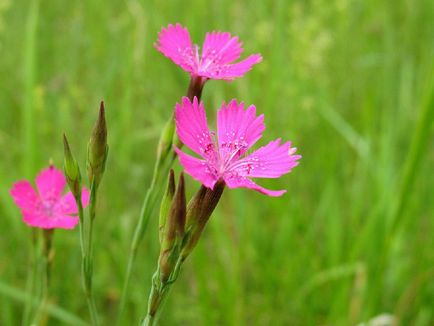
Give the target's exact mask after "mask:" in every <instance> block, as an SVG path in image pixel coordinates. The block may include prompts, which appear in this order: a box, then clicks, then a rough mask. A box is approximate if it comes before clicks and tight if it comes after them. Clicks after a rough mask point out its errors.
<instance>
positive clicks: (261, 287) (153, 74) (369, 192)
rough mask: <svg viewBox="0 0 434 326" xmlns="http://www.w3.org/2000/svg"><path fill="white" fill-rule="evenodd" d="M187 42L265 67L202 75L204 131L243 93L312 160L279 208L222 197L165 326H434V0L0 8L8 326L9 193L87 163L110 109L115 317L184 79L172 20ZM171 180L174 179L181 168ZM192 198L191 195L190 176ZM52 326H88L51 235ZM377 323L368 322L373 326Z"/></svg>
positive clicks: (107, 189) (267, 136) (104, 257)
mask: <svg viewBox="0 0 434 326" xmlns="http://www.w3.org/2000/svg"><path fill="white" fill-rule="evenodd" d="M176 22H180V23H182V24H183V25H185V26H187V27H188V29H189V31H190V33H191V36H192V39H193V40H194V42H195V43H198V44H201V43H202V40H203V38H204V35H205V33H206V32H207V31H212V30H221V31H230V32H231V33H232V34H234V35H238V36H239V38H240V39H241V40H242V41H243V43H244V49H245V53H244V54H243V55H244V56H247V55H248V54H251V53H261V54H262V55H263V58H264V59H263V62H262V63H261V64H259V65H257V66H255V67H254V68H253V70H252V71H251V72H249V73H248V74H246V76H245V77H244V78H242V79H237V80H235V81H233V82H230V83H227V82H225V81H210V82H208V83H207V84H206V86H205V90H204V93H203V97H202V98H203V100H204V103H205V106H206V107H207V110H208V114H209V123H210V124H211V125H215V118H214V112H215V111H216V109H217V108H218V107H219V105H220V104H221V102H222V101H229V100H230V99H232V98H237V99H238V100H240V101H244V102H245V103H246V104H255V105H256V107H257V110H258V112H261V113H264V114H265V122H266V126H267V129H266V131H265V133H264V137H263V139H262V140H261V141H260V142H259V143H258V145H260V146H262V145H264V144H265V143H266V142H268V141H270V140H272V139H275V138H278V137H281V138H283V139H285V140H286V139H289V140H291V141H292V142H293V144H294V145H295V146H296V147H297V148H298V150H299V153H300V154H301V155H303V158H302V160H301V164H300V165H299V166H298V167H297V168H295V169H294V170H293V171H292V173H290V174H289V175H286V176H284V177H282V178H280V179H275V180H263V181H262V180H260V181H259V183H260V184H261V185H264V186H267V187H270V188H273V189H287V190H288V192H287V193H286V194H285V195H284V196H283V197H280V198H270V197H267V196H264V195H261V194H258V193H256V192H253V191H249V190H246V189H236V190H227V191H226V192H225V194H224V196H223V198H222V200H221V202H220V204H219V206H218V208H217V210H216V212H215V213H214V215H213V216H212V218H211V220H210V222H209V224H208V225H207V228H206V230H205V232H204V234H203V236H202V239H201V241H200V243H199V245H198V247H197V248H196V250H195V251H194V252H193V254H192V256H191V257H189V259H188V260H187V261H186V263H185V264H184V267H183V270H182V273H181V276H180V278H179V279H178V281H177V283H176V284H175V285H174V286H173V289H172V291H171V293H170V296H169V298H168V300H167V303H166V305H165V307H164V310H163V314H162V316H161V319H160V324H161V325H303V326H304V325H380V324H379V323H378V322H380V321H383V322H385V324H381V325H394V324H395V325H396V324H400V325H418V326H419V325H421V326H423V325H426V326H429V325H433V324H434V220H433V218H434V216H433V215H434V214H433V211H434V185H433V183H434V180H433V163H434V150H433V148H434V146H433V139H434V137H433V116H434V112H433V110H434V101H433V83H434V70H433V62H434V60H433V58H434V42H433V41H434V28H433V22H434V2H433V1H431V0H417V1H408V0H396V1H376V0H312V1H303V0H298V1H297V0H288V1H283V0H281V1H279V0H277V1H255V2H252V1H242V0H233V1H229V0H214V1H200V0H194V1H145V0H141V1H138V0H125V1H101V0H86V1H42V0H15V1H14V0H0V57H1V61H0V153H1V159H0V229H1V230H2V231H1V232H0V325H5V326H8V325H20V323H21V319H22V316H23V310H24V303H25V301H26V298H27V295H26V282H27V281H26V280H27V271H28V267H29V263H30V258H31V252H30V244H31V230H30V228H29V227H27V226H26V225H25V224H24V223H23V222H22V217H21V214H20V212H19V210H18V208H17V207H15V205H14V204H13V201H12V198H11V196H10V195H9V189H10V188H11V186H12V184H13V182H15V181H16V180H19V179H23V178H25V179H29V180H32V181H33V180H34V178H35V176H36V174H37V173H38V171H40V170H41V169H42V168H44V167H46V166H47V165H48V162H49V160H50V159H52V160H53V162H54V164H55V165H56V166H57V167H59V168H60V167H61V166H62V162H63V146H62V133H64V132H65V133H66V134H67V135H68V138H69V141H70V145H71V148H72V150H73V152H74V153H75V155H76V156H77V158H78V159H79V162H80V164H81V168H82V170H84V169H85V155H86V144H87V141H88V138H89V136H90V132H91V128H92V125H93V123H94V121H95V119H96V117H97V112H98V106H99V102H100V100H104V101H105V105H106V115H107V120H108V133H109V136H108V137H109V145H110V152H109V158H108V161H107V167H106V174H105V176H104V179H103V181H102V183H101V186H100V197H101V199H100V201H99V206H98V215H97V220H96V221H95V237H94V241H95V244H94V252H95V262H94V289H95V296H96V303H97V307H98V310H99V313H100V315H101V318H102V322H103V325H113V323H114V320H115V318H116V312H117V306H118V303H119V299H120V294H121V289H122V284H123V280H124V277H125V270H126V262H127V254H128V249H129V246H130V243H131V239H132V234H133V230H134V227H135V225H136V223H137V220H138V217H139V213H140V207H141V204H142V201H143V196H144V193H145V190H146V189H147V187H148V185H149V182H150V178H151V175H152V167H153V163H154V160H155V148H156V144H157V140H158V135H159V133H160V130H161V128H162V126H163V125H164V123H165V121H167V119H168V118H169V117H170V116H171V114H172V110H173V108H174V105H175V103H176V102H177V101H179V100H180V99H181V97H182V96H183V95H184V94H185V93H186V89H187V87H188V82H189V76H188V74H187V73H186V72H184V71H183V70H182V69H180V68H179V67H177V66H176V65H174V64H173V63H172V62H171V61H170V60H168V59H167V58H165V57H164V56H163V55H162V54H161V53H159V52H158V51H156V49H155V48H154V45H153V44H154V42H155V41H156V39H157V33H158V32H159V31H160V29H161V28H162V27H163V26H167V25H168V24H169V23H176ZM175 167H176V171H177V173H178V172H179V171H180V170H181V168H180V166H179V163H178V162H176V163H175ZM187 187H188V196H189V197H190V196H191V195H192V194H193V193H194V192H195V191H196V189H197V188H198V187H199V184H198V183H197V182H196V181H194V180H192V179H191V178H190V177H187ZM154 215H155V218H152V219H151V221H150V224H149V226H148V228H147V230H146V234H145V238H144V241H143V243H142V245H141V246H140V248H139V252H138V258H137V262H136V266H135V268H134V271H133V275H132V280H131V286H130V292H129V295H128V300H127V306H126V314H125V318H124V320H123V325H136V324H137V323H138V322H139V320H140V318H142V317H143V316H144V314H145V311H146V305H147V298H148V294H149V289H150V285H151V276H152V273H153V271H154V270H155V267H156V263H157V257H158V250H159V249H158V217H157V214H154ZM54 246H55V251H56V252H55V257H54V262H53V270H52V280H51V285H50V290H49V291H50V294H49V302H50V304H51V305H50V309H49V310H48V311H47V315H46V318H44V321H43V325H77V324H78V323H79V322H80V321H81V322H84V323H88V322H89V314H88V310H87V306H86V301H85V299H84V296H83V291H82V288H81V280H80V259H81V253H80V247H79V236H78V230H74V231H66V230H58V231H56V232H55V235H54ZM375 322H377V324H375Z"/></svg>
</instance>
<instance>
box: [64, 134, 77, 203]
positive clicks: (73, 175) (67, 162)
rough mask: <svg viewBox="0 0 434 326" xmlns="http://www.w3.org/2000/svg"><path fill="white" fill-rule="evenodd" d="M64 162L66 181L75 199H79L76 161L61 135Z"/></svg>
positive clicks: (66, 140) (66, 141)
mask: <svg viewBox="0 0 434 326" xmlns="http://www.w3.org/2000/svg"><path fill="white" fill-rule="evenodd" d="M63 148H64V156H65V157H64V161H63V170H64V172H65V176H66V181H67V182H68V186H69V188H70V189H71V192H72V194H73V195H74V197H75V198H81V174H80V168H79V166H78V163H77V161H76V160H75V158H74V157H73V156H72V152H71V148H70V147H69V143H68V139H67V138H66V135H65V134H63Z"/></svg>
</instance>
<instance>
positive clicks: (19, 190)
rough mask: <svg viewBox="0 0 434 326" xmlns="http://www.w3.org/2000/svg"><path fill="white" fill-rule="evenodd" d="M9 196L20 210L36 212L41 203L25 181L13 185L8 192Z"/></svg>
mask: <svg viewBox="0 0 434 326" xmlns="http://www.w3.org/2000/svg"><path fill="white" fill-rule="evenodd" d="M10 194H11V195H12V198H13V199H14V202H15V204H16V205H17V206H18V207H19V208H21V209H22V210H26V211H34V210H37V209H38V206H39V205H40V203H41V200H40V198H39V196H38V194H37V193H36V191H35V190H34V189H33V187H32V185H31V184H30V182H28V181H27V180H23V181H18V182H16V183H14V185H13V186H12V189H11V190H10Z"/></svg>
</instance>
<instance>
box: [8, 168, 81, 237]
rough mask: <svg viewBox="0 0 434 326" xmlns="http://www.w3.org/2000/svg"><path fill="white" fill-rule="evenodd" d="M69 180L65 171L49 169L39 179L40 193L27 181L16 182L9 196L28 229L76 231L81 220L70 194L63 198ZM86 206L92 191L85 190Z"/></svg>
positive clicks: (37, 181) (39, 175)
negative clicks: (29, 227) (75, 228)
mask: <svg viewBox="0 0 434 326" xmlns="http://www.w3.org/2000/svg"><path fill="white" fill-rule="evenodd" d="M65 185H66V179H65V177H64V175H63V173H62V172H60V171H59V170H57V169H56V168H55V167H53V166H50V167H48V168H47V169H45V170H42V171H41V172H40V173H39V174H38V176H37V177H36V186H37V189H38V193H37V192H36V191H35V190H34V189H33V187H32V185H31V184H30V182H29V181H27V180H22V181H18V182H16V183H14V185H13V187H12V189H11V190H10V193H11V195H12V198H13V199H14V201H15V204H16V205H17V206H18V207H19V208H20V210H21V213H22V214H23V220H24V222H25V223H26V224H27V225H29V226H34V227H38V228H42V229H55V228H61V229H73V228H74V227H75V226H76V225H77V223H78V221H79V218H78V217H77V214H78V210H77V205H76V203H75V200H74V196H73V195H72V193H71V192H68V193H67V194H66V195H63V196H62V192H63V189H64V188H65ZM81 201H82V203H83V206H84V207H85V206H87V205H88V204H89V191H88V190H87V189H85V188H83V190H82V196H81Z"/></svg>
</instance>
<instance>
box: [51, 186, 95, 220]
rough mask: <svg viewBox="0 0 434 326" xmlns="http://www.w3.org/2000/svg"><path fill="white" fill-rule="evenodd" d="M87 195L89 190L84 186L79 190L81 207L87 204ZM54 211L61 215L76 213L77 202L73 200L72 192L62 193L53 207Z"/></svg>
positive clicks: (88, 195)
mask: <svg viewBox="0 0 434 326" xmlns="http://www.w3.org/2000/svg"><path fill="white" fill-rule="evenodd" d="M89 197H90V192H89V190H87V189H86V188H84V187H83V189H82V190H81V203H82V205H83V208H86V207H87V205H89ZM54 210H55V212H56V213H58V214H61V215H76V214H78V209H77V204H76V202H75V199H74V196H73V195H72V192H70V191H69V192H68V193H67V194H66V195H64V196H63V197H62V198H61V199H60V200H59V202H58V203H57V205H56V207H55V209H54Z"/></svg>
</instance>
